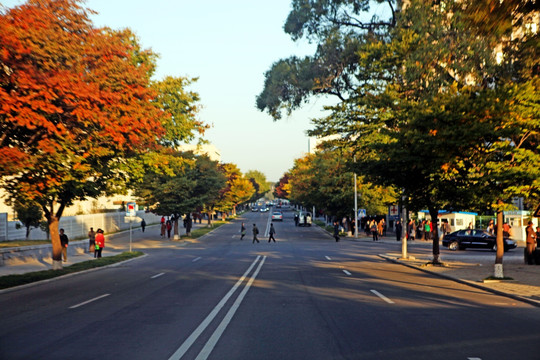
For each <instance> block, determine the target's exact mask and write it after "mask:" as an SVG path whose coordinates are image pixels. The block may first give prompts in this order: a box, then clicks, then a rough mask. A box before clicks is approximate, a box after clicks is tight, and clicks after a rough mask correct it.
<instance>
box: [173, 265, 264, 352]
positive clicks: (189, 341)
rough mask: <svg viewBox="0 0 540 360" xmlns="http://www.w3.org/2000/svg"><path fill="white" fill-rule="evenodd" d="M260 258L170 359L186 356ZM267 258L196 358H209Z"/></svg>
mask: <svg viewBox="0 0 540 360" xmlns="http://www.w3.org/2000/svg"><path fill="white" fill-rule="evenodd" d="M260 258H261V256H260V255H259V256H257V258H256V259H255V261H253V263H252V264H251V265H250V267H249V268H248V269H247V270H246V272H245V273H244V275H242V277H241V278H240V279H238V281H237V282H236V284H235V285H234V286H233V287H232V288H231V290H229V292H228V293H227V294H226V295H225V296H224V297H223V299H221V301H220V302H219V303H218V304H217V305H216V307H214V309H213V310H212V311H211V312H210V314H208V316H207V317H206V318H205V319H204V320H203V321H202V323H201V324H200V325H199V326H198V327H197V329H195V331H193V333H191V335H190V336H189V337H188V338H187V339H186V341H184V343H183V344H182V345H181V346H180V347H179V348H178V350H176V351H175V352H174V354H172V356H171V357H170V358H169V360H179V359H181V358H182V356H184V354H185V353H186V352H187V351H188V350H189V348H190V347H191V345H193V343H194V342H195V341H196V340H197V338H198V337H199V336H200V335H201V334H202V333H203V331H204V330H205V329H206V328H207V327H208V325H210V323H211V322H212V321H213V320H214V318H215V317H216V316H217V314H218V313H219V312H220V310H221V309H222V308H223V306H225V303H227V301H228V300H229V299H230V298H231V296H232V295H233V294H234V293H235V291H236V290H237V289H238V288H239V287H240V286H241V285H242V283H243V282H244V280H245V279H246V277H247V276H248V274H249V273H250V272H251V270H252V269H253V268H254V267H255V265H256V264H257V262H258V261H259V259H260ZM265 260H266V256H264V257H263V258H262V260H261V262H260V263H259V266H258V267H257V269H256V270H255V272H254V273H253V275H252V276H251V278H250V279H249V281H248V283H247V284H246V286H245V287H244V289H243V290H242V292H241V293H240V295H239V296H238V298H237V299H236V301H235V302H234V304H233V305H232V306H231V308H230V309H229V311H228V312H227V314H226V315H225V317H224V318H223V320H222V321H221V323H220V324H219V326H218V327H217V329H216V330H215V331H214V333H213V334H212V336H211V337H210V339H209V340H208V341H207V343H206V344H205V345H204V347H203V349H202V350H201V352H200V353H199V355H198V356H197V358H196V359H197V360H204V359H207V358H208V356H209V355H210V353H211V352H212V350H213V349H214V347H215V346H216V344H217V342H218V340H219V338H220V337H221V335H222V334H223V332H224V331H225V329H226V328H227V325H229V323H230V321H231V319H232V317H233V316H234V314H235V313H236V310H238V308H239V307H240V304H241V303H242V300H243V299H244V297H245V296H246V294H247V292H248V291H249V288H250V287H251V285H252V284H253V282H254V281H255V278H256V277H257V275H258V274H259V271H260V270H261V267H262V266H263V264H264V262H265Z"/></svg>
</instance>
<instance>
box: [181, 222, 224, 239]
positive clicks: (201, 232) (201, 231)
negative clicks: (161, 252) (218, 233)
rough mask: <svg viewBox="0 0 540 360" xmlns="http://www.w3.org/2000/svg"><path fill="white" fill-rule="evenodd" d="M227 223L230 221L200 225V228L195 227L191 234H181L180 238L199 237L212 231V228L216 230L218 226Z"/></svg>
mask: <svg viewBox="0 0 540 360" xmlns="http://www.w3.org/2000/svg"><path fill="white" fill-rule="evenodd" d="M227 223H228V221H213V222H212V226H211V227H200V228H197V229H193V230H192V231H191V235H190V236H187V235H181V236H180V239H198V238H200V237H201V236H203V235H206V234H208V233H209V232H210V231H212V230H214V229H216V228H218V227H220V226H222V225H225V224H227Z"/></svg>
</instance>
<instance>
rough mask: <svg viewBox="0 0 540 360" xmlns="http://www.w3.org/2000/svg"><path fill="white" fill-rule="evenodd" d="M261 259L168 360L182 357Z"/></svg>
mask: <svg viewBox="0 0 540 360" xmlns="http://www.w3.org/2000/svg"><path fill="white" fill-rule="evenodd" d="M260 258H261V256H260V255H258V256H257V258H256V259H255V261H253V263H252V264H251V266H250V267H249V268H248V269H247V270H246V272H245V273H244V275H242V277H241V278H240V279H238V281H237V282H236V284H234V286H233V287H232V288H231V290H229V292H228V293H227V294H226V295H225V296H224V297H223V299H221V301H220V302H219V303H218V304H217V305H216V307H214V309H213V310H212V311H211V312H210V314H208V316H207V317H206V318H205V319H204V320H203V322H202V323H201V324H200V325H199V326H198V327H197V328H196V329H195V331H193V332H192V333H191V335H190V336H189V337H188V338H187V339H186V341H184V343H183V344H182V345H181V346H180V347H179V348H178V350H176V351H175V352H174V354H172V355H171V357H170V358H169V360H179V359H181V358H182V356H184V354H185V353H186V352H187V351H188V350H189V348H190V347H191V345H193V343H194V342H195V341H196V340H197V338H198V337H199V336H200V335H201V334H202V332H203V331H204V330H205V329H206V328H207V327H208V325H210V323H211V322H212V320H214V318H215V317H216V316H217V314H218V313H219V311H220V310H221V308H222V307H223V306H224V305H225V303H226V302H227V301H228V300H229V298H230V297H231V296H232V295H233V294H234V292H235V291H236V289H238V287H240V285H241V284H242V283H243V282H244V279H245V278H246V276H247V275H248V274H249V273H250V272H251V269H253V267H254V266H255V264H256V263H257V261H259V259H260Z"/></svg>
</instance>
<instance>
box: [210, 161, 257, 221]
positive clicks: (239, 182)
mask: <svg viewBox="0 0 540 360" xmlns="http://www.w3.org/2000/svg"><path fill="white" fill-rule="evenodd" d="M220 167H221V171H222V172H223V174H224V175H225V176H226V177H227V184H226V186H225V187H224V188H223V189H221V191H220V198H219V202H218V204H217V206H216V210H219V211H222V212H224V213H225V212H228V211H232V213H233V215H236V207H237V206H238V205H240V204H242V203H244V202H246V201H248V200H250V199H251V198H252V196H253V194H255V187H254V186H253V183H252V182H251V181H250V180H249V179H247V178H246V177H245V176H244V175H242V172H241V171H240V169H238V166H236V165H235V164H231V163H226V164H222V165H221V166H220Z"/></svg>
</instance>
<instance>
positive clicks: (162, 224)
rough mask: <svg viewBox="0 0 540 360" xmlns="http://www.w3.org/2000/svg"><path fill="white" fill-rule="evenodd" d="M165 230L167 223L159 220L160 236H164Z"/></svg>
mask: <svg viewBox="0 0 540 360" xmlns="http://www.w3.org/2000/svg"><path fill="white" fill-rule="evenodd" d="M166 231H167V225H166V224H165V221H162V222H161V238H164V237H165V232H166Z"/></svg>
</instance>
